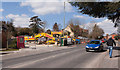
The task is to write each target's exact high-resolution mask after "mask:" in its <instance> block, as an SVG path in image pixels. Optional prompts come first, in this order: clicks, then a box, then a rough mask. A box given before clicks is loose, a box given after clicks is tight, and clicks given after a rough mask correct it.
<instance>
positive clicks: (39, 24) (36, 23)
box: [29, 16, 45, 33]
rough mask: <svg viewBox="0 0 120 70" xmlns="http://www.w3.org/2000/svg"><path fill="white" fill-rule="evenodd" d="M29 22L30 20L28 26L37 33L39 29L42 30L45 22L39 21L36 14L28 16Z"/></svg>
mask: <svg viewBox="0 0 120 70" xmlns="http://www.w3.org/2000/svg"><path fill="white" fill-rule="evenodd" d="M30 22H32V23H31V24H30V25H29V27H31V28H32V32H33V33H39V32H40V31H41V30H42V31H44V25H45V23H44V22H42V21H41V19H40V18H38V16H34V17H31V18H30Z"/></svg>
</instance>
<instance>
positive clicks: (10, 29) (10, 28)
mask: <svg viewBox="0 0 120 70" xmlns="http://www.w3.org/2000/svg"><path fill="white" fill-rule="evenodd" d="M13 23H14V20H13V19H10V21H7V22H6V25H7V31H8V34H9V36H15V37H16V36H17V31H16V30H15V27H14V25H13Z"/></svg>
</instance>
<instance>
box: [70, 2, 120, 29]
mask: <svg viewBox="0 0 120 70" xmlns="http://www.w3.org/2000/svg"><path fill="white" fill-rule="evenodd" d="M70 3H71V5H72V6H75V7H77V8H78V10H79V12H80V13H82V14H87V15H89V16H92V17H95V18H102V17H107V18H108V19H109V20H112V21H113V23H115V26H114V27H119V28H118V30H119V29H120V26H119V25H118V24H120V22H119V23H118V22H117V21H120V1H119V2H70Z"/></svg>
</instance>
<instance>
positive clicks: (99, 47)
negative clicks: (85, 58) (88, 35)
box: [86, 40, 104, 52]
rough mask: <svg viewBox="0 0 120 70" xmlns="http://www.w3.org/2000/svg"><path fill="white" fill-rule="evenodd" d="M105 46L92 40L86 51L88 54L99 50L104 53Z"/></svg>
mask: <svg viewBox="0 0 120 70" xmlns="http://www.w3.org/2000/svg"><path fill="white" fill-rule="evenodd" d="M103 47H104V46H103V44H102V42H101V40H91V41H90V42H89V43H88V44H87V45H86V51H87V52H88V51H89V50H98V51H102V50H103Z"/></svg>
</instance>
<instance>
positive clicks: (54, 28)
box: [53, 22, 59, 31]
mask: <svg viewBox="0 0 120 70" xmlns="http://www.w3.org/2000/svg"><path fill="white" fill-rule="evenodd" d="M53 31H59V26H58V24H57V23H56V22H55V24H54V25H53Z"/></svg>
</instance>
